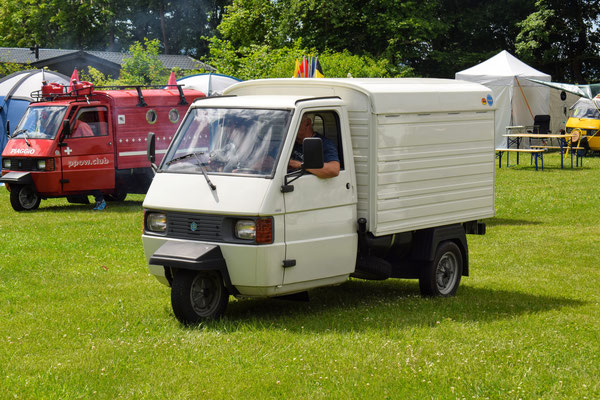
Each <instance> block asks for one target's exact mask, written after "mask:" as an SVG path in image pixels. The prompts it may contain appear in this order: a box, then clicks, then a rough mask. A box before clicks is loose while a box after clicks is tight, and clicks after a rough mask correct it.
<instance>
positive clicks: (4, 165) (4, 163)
mask: <svg viewBox="0 0 600 400" xmlns="http://www.w3.org/2000/svg"><path fill="white" fill-rule="evenodd" d="M10 167H12V162H11V160H10V158H3V159H2V168H4V169H10Z"/></svg>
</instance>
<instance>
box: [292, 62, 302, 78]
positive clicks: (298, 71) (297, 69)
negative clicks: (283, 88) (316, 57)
mask: <svg viewBox="0 0 600 400" xmlns="http://www.w3.org/2000/svg"><path fill="white" fill-rule="evenodd" d="M299 77H300V61H298V59H297V58H296V66H295V67H294V75H292V78H299Z"/></svg>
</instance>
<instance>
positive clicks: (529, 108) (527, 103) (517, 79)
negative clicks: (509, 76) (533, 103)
mask: <svg viewBox="0 0 600 400" xmlns="http://www.w3.org/2000/svg"><path fill="white" fill-rule="evenodd" d="M515 80H516V81H517V85H519V89H520V90H521V94H522V95H523V98H524V99H525V104H526V105H527V109H528V110H529V114H531V118H533V119H535V117H534V116H533V113H532V112H531V107H529V102H528V101H527V97H525V92H523V88H522V87H521V83H520V82H519V78H517V77H516V76H515Z"/></svg>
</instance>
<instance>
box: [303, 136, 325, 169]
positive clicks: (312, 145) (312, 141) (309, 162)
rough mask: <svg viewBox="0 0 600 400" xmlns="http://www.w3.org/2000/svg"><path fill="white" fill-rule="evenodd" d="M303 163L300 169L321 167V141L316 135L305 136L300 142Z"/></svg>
mask: <svg viewBox="0 0 600 400" xmlns="http://www.w3.org/2000/svg"><path fill="white" fill-rule="evenodd" d="M302 147H303V151H304V163H303V164H302V169H319V168H323V141H322V140H321V138H318V137H311V138H306V139H304V141H303V142H302Z"/></svg>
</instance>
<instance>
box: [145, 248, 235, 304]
mask: <svg viewBox="0 0 600 400" xmlns="http://www.w3.org/2000/svg"><path fill="white" fill-rule="evenodd" d="M148 264H152V265H162V266H164V267H169V268H179V269H188V270H193V271H219V272H220V273H221V276H222V277H223V283H224V284H225V287H226V288H227V290H229V293H231V294H235V293H237V289H235V288H234V287H233V285H232V284H231V279H230V278H229V272H228V271H227V263H226V262H225V259H224V258H223V253H221V248H220V247H219V246H214V245H207V244H201V243H188V242H171V241H168V242H166V243H164V244H163V245H162V246H160V247H159V248H158V250H156V251H155V252H154V254H153V255H152V257H150V260H148Z"/></svg>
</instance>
